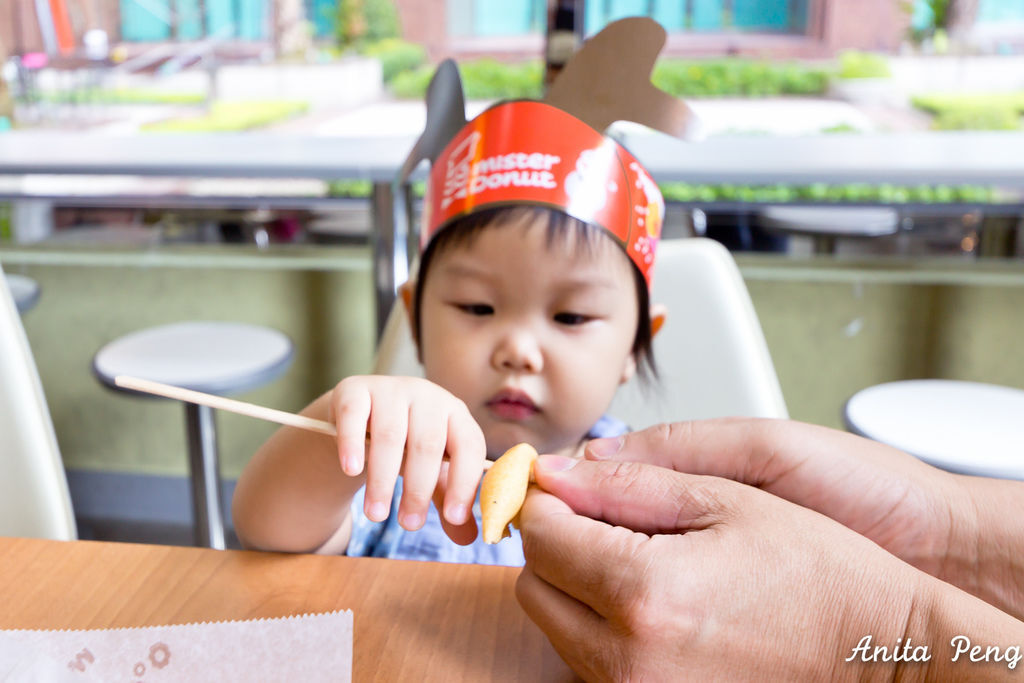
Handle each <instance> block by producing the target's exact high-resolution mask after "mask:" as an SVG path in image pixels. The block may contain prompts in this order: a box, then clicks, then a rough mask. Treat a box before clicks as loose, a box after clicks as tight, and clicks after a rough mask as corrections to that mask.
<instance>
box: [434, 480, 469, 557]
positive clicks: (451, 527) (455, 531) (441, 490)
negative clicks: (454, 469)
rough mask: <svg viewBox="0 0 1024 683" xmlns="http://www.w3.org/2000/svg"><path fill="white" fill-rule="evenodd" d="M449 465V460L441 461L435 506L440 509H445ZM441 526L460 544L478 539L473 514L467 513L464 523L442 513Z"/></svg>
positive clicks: (435, 490)
mask: <svg viewBox="0 0 1024 683" xmlns="http://www.w3.org/2000/svg"><path fill="white" fill-rule="evenodd" d="M448 467H449V463H448V461H447V460H445V461H443V462H442V463H441V477H440V478H439V479H438V480H437V488H436V489H434V507H436V508H437V509H438V510H443V509H444V495H445V490H446V488H447V482H448ZM439 519H440V520H441V527H442V528H443V529H444V532H445V533H446V534H448V538H450V539H452V541H454V542H455V543H458V544H459V545H469V544H470V543H472V542H473V541H475V540H476V534H477V529H476V517H474V516H473V515H466V521H465V523H463V524H452V523H451V522H449V521H448V520H447V519H445V516H444V515H440V516H439Z"/></svg>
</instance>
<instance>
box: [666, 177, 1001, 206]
mask: <svg viewBox="0 0 1024 683" xmlns="http://www.w3.org/2000/svg"><path fill="white" fill-rule="evenodd" d="M659 187H660V188H661V192H662V195H663V196H664V197H665V200H666V201H670V202H716V201H725V202H735V201H739V202H790V201H794V200H800V201H809V202H844V203H846V202H849V203H857V202H862V203H864V202H867V203H884V204H904V203H907V202H915V203H920V204H941V203H951V202H963V203H966V204H973V203H982V204H997V203H1001V202H1006V201H1016V200H1015V199H1014V198H1013V197H1010V196H1003V195H1001V194H1000V193H999V191H997V190H996V189H994V188H991V187H985V186H979V185H958V186H950V185H935V186H932V185H914V186H900V185H891V184H888V183H881V184H878V185H871V184H869V183H849V184H846V185H828V184H826V183H813V184H811V185H784V184H776V185H701V184H691V183H679V182H669V183H661V184H660V185H659Z"/></svg>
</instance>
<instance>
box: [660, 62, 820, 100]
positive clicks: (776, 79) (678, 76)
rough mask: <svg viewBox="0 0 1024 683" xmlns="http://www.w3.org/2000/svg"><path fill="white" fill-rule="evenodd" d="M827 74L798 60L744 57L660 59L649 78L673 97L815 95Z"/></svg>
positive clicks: (818, 92) (817, 93)
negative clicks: (784, 60)
mask: <svg viewBox="0 0 1024 683" xmlns="http://www.w3.org/2000/svg"><path fill="white" fill-rule="evenodd" d="M828 78H829V74H828V72H827V71H825V70H823V69H815V68H808V67H805V66H802V65H800V64H795V63H784V64H776V63H773V62H759V61H753V60H748V59H715V60H700V61H697V60H680V59H663V60H660V61H659V62H658V63H657V64H656V65H655V67H654V73H653V74H652V77H651V80H652V81H653V82H654V84H655V85H657V86H658V87H659V88H661V89H663V90H665V91H666V92H668V93H670V94H672V95H675V96H676V97H722V96H736V95H745V96H752V97H767V96H773V95H819V94H822V93H824V92H825V91H826V89H827V88H828Z"/></svg>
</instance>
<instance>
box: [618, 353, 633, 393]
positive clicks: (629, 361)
mask: <svg viewBox="0 0 1024 683" xmlns="http://www.w3.org/2000/svg"><path fill="white" fill-rule="evenodd" d="M635 374H636V356H635V355H634V354H632V353H631V354H629V355H628V356H627V357H626V364H625V366H623V368H622V376H621V377H619V385H620V386H621V385H623V384H625V383H626V382H628V381H629V380H631V379H633V375H635Z"/></svg>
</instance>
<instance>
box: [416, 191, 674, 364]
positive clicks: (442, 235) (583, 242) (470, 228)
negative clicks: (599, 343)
mask: <svg viewBox="0 0 1024 683" xmlns="http://www.w3.org/2000/svg"><path fill="white" fill-rule="evenodd" d="M540 221H544V222H545V223H546V225H547V243H548V245H549V246H550V245H553V244H555V242H557V241H559V240H573V242H574V245H573V246H574V247H575V248H578V249H581V250H585V251H592V250H593V249H595V245H597V244H600V243H601V242H600V240H604V239H612V238H611V237H610V236H608V235H605V234H604V229H603V228H600V227H597V226H594V225H591V224H590V223H585V222H584V221H581V220H579V219H578V218H573V217H572V216H569V215H568V214H565V213H563V212H561V211H558V210H555V209H550V208H547V207H544V206H536V205H522V206H502V207H498V208H492V209H483V210H481V211H478V212H475V213H473V214H470V215H468V216H465V217H462V218H457V219H455V221H454V222H452V223H451V225H449V226H447V227H445V228H442V229H441V231H440V232H439V233H437V235H435V236H434V238H433V239H432V240H431V241H430V243H429V244H428V245H427V248H426V249H425V250H424V251H423V254H422V255H421V256H420V264H419V273H418V277H417V281H416V287H415V291H414V293H413V309H412V322H413V338H414V339H415V341H416V346H417V348H418V347H419V343H420V329H421V325H420V316H419V310H420V304H421V302H422V297H423V290H424V288H425V285H426V282H427V276H428V275H429V273H430V264H431V261H433V259H434V257H435V256H436V255H437V254H439V253H443V252H444V251H445V250H446V249H451V248H454V247H459V246H465V245H468V244H471V243H472V242H473V240H474V239H475V238H476V236H477V235H479V234H480V232H481V231H483V230H484V229H485V228H488V227H498V226H503V225H509V224H517V223H527V222H530V223H537V222H540ZM630 266H631V267H630V271H631V272H632V273H633V289H634V291H635V293H636V298H637V307H638V313H639V315H638V316H637V329H636V334H635V336H634V338H633V348H632V353H633V358H634V359H635V360H636V364H637V373H638V374H639V375H640V376H641V377H642V378H644V379H649V378H656V377H657V376H658V369H657V366H656V365H655V362H654V349H653V348H652V345H651V341H652V338H651V311H650V294H649V293H648V291H647V282H646V281H645V280H644V277H643V274H641V273H640V269H639V268H637V267H636V266H635V265H634V264H633V262H632V261H630Z"/></svg>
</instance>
